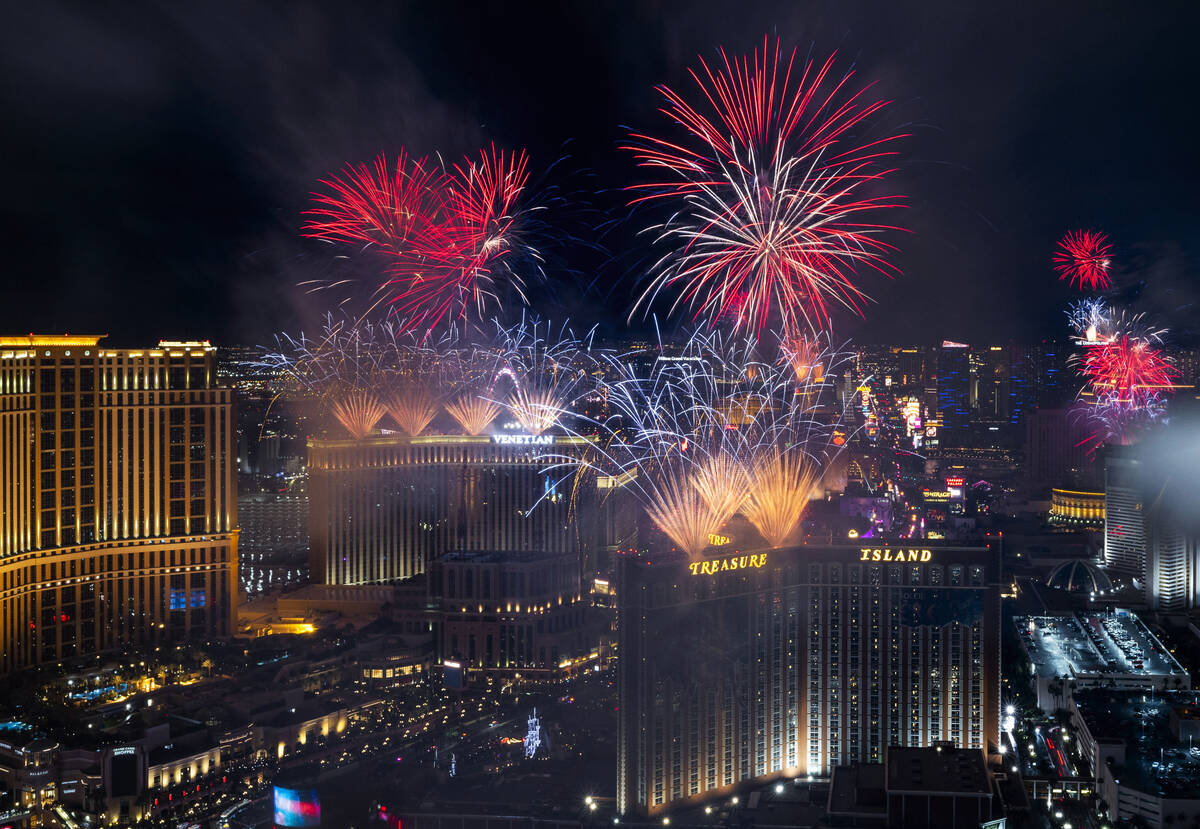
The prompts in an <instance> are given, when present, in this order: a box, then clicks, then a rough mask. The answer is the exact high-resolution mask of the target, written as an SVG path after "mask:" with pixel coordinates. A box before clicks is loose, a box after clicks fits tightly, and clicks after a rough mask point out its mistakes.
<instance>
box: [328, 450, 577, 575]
mask: <svg viewBox="0 0 1200 829" xmlns="http://www.w3.org/2000/svg"><path fill="white" fill-rule="evenodd" d="M591 445H592V444H591V443H590V442H589V441H588V440H586V439H583V438H575V437H564V436H558V435H541V436H538V437H536V438H534V437H533V436H530V435H504V434H501V435H481V436H471V435H423V436H420V437H407V436H403V435H381V436H372V437H367V438H363V439H361V440H322V439H312V440H309V442H308V470H309V502H310V512H309V516H310V518H309V521H310V523H309V528H310V536H311V539H312V546H311V552H310V566H311V571H312V580H313V581H314V582H316V583H318V584H371V583H377V582H387V581H395V580H399V579H406V578H409V577H410V576H415V575H418V574H420V573H424V572H425V570H426V567H427V566H428V564H429V563H430V562H432V561H434V560H436V559H438V558H440V557H441V556H443V555H445V554H446V553H449V552H491V553H506V552H553V553H568V552H580V551H581V550H582V546H583V540H582V539H581V534H580V532H579V527H578V522H577V520H576V515H577V506H578V504H577V502H576V500H575V499H576V495H577V493H576V491H575V485H576V475H575V471H576V468H577V466H578V464H579V461H581V460H582V459H583V453H584V452H586V451H587V450H588V448H589V447H590V446H591Z"/></svg>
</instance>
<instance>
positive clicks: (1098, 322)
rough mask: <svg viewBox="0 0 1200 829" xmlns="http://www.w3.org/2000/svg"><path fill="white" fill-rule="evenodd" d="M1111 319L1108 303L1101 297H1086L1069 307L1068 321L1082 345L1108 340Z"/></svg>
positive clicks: (1076, 338) (1077, 340) (1076, 339)
mask: <svg viewBox="0 0 1200 829" xmlns="http://www.w3.org/2000/svg"><path fill="white" fill-rule="evenodd" d="M1110 318H1111V312H1110V311H1109V308H1108V303H1107V302H1105V301H1104V300H1103V299H1101V298H1100V297H1084V298H1083V299H1078V300H1075V301H1074V302H1072V303H1071V304H1070V305H1069V306H1068V307H1067V320H1068V321H1069V324H1070V326H1071V329H1072V330H1073V331H1074V332H1075V341H1076V342H1078V343H1079V344H1081V345H1084V344H1088V343H1095V342H1099V341H1102V340H1106V339H1108V337H1109V334H1110V328H1111V319H1110Z"/></svg>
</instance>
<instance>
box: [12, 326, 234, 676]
mask: <svg viewBox="0 0 1200 829" xmlns="http://www.w3.org/2000/svg"><path fill="white" fill-rule="evenodd" d="M101 339H103V338H102V337H99V336H69V335H63V336H42V335H28V336H20V337H0V673H8V672H11V671H14V670H19V669H21V668H25V667H28V666H31V665H37V664H39V663H45V662H57V661H60V660H64V659H71V658H73V657H78V656H83V655H85V654H89V653H93V652H96V651H101V650H104V649H106V648H110V647H114V646H120V645H127V644H130V645H132V644H136V645H140V646H149V645H155V644H158V643H164V642H174V641H179V640H182V639H187V638H197V637H206V636H214V635H224V634H228V633H229V632H230V627H231V622H232V619H233V613H234V605H235V600H236V595H237V594H236V592H235V591H236V585H235V578H236V573H237V529H236V528H237V491H236V480H235V478H234V473H235V464H234V462H233V461H234V459H233V457H232V454H233V422H232V421H233V418H232V414H233V413H232V399H231V392H230V390H229V389H225V388H217V387H216V365H215V362H216V360H215V354H216V349H214V348H213V346H211V345H209V344H208V343H206V342H160V343H159V344H158V345H157V346H156V347H154V348H142V349H113V348H107V347H104V346H102V345H101V344H100V341H101Z"/></svg>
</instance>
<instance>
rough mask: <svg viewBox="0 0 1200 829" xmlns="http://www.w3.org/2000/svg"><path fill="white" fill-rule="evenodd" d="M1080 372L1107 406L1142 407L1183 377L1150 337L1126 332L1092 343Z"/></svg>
mask: <svg viewBox="0 0 1200 829" xmlns="http://www.w3.org/2000/svg"><path fill="white" fill-rule="evenodd" d="M1080 371H1081V372H1082V373H1083V376H1084V377H1085V378H1086V379H1087V382H1088V385H1089V387H1090V389H1091V391H1092V393H1093V395H1094V396H1095V398H1096V400H1097V401H1099V402H1100V403H1101V404H1102V405H1105V406H1118V407H1121V408H1128V409H1140V408H1145V407H1146V406H1148V405H1150V404H1151V403H1152V402H1153V401H1154V400H1156V399H1158V398H1159V397H1160V395H1162V394H1163V393H1164V392H1169V391H1170V390H1171V389H1173V388H1174V381H1175V379H1176V378H1177V377H1178V376H1179V372H1178V371H1177V370H1176V369H1175V367H1174V366H1173V365H1171V362H1170V361H1169V360H1168V359H1167V357H1166V356H1165V355H1164V354H1163V353H1162V351H1160V350H1159V349H1158V348H1156V347H1155V346H1154V345H1152V344H1151V343H1149V342H1147V341H1146V340H1143V339H1139V338H1134V337H1130V336H1128V335H1124V334H1122V335H1121V336H1119V337H1117V338H1115V339H1113V340H1112V341H1111V342H1106V343H1103V344H1101V345H1095V346H1089V347H1088V349H1087V351H1086V353H1085V354H1084V355H1083V358H1082V360H1081V365H1080Z"/></svg>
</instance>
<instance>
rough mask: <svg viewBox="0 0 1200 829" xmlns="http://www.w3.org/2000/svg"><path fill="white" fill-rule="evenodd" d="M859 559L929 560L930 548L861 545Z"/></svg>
mask: <svg viewBox="0 0 1200 829" xmlns="http://www.w3.org/2000/svg"><path fill="white" fill-rule="evenodd" d="M858 552H859V556H858V560H859V561H929V560H930V559H931V558H933V553H932V552H931V551H929V550H893V549H891V548H889V547H873V548H872V547H859V548H858Z"/></svg>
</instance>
